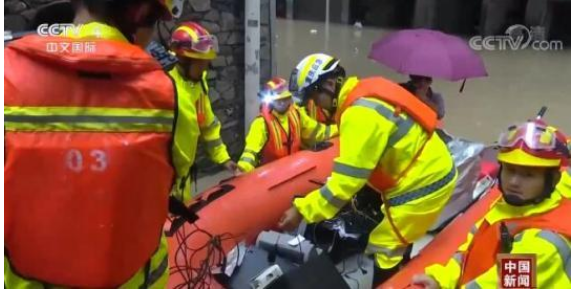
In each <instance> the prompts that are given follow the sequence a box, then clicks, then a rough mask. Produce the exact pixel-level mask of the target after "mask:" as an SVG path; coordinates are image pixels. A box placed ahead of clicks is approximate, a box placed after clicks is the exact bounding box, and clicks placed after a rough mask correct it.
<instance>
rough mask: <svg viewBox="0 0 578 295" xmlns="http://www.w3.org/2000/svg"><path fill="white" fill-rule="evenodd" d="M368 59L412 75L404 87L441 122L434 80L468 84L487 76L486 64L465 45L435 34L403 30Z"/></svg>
mask: <svg viewBox="0 0 578 295" xmlns="http://www.w3.org/2000/svg"><path fill="white" fill-rule="evenodd" d="M369 58H370V59H372V60H375V61H377V62H379V63H381V64H383V65H385V66H387V67H390V68H392V69H393V70H395V71H396V72H398V73H401V74H406V75H409V77H410V80H409V81H408V82H406V83H402V84H401V85H402V86H403V87H404V88H406V89H407V90H408V91H410V92H412V93H413V94H414V95H416V96H417V97H419V98H420V99H421V100H422V101H423V102H424V103H426V104H427V105H428V106H430V107H431V108H432V109H433V110H434V111H435V112H436V113H437V118H438V120H441V119H443V118H444V116H445V104H444V100H443V98H442V96H441V95H440V94H439V93H436V92H434V91H433V90H432V88H431V84H432V81H433V79H432V78H439V79H444V80H449V81H459V80H463V81H464V82H463V83H465V80H466V79H469V78H475V77H485V76H487V75H488V74H487V72H486V69H485V67H484V62H483V60H482V59H481V57H480V56H479V55H477V54H476V52H474V51H473V50H472V49H471V48H470V47H469V46H468V44H467V43H466V42H464V41H463V40H462V39H460V38H458V37H455V36H451V35H447V34H444V33H442V32H439V31H434V30H427V29H411V30H400V31H398V32H395V33H393V34H390V35H387V36H385V37H383V38H381V39H380V40H378V41H376V42H374V43H373V44H372V46H371V51H370V53H369ZM463 87H464V84H462V87H461V89H460V91H461V90H463Z"/></svg>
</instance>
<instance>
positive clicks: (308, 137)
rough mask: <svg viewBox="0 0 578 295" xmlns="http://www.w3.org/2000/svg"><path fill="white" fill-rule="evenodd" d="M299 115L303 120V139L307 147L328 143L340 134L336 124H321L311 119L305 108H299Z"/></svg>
mask: <svg viewBox="0 0 578 295" xmlns="http://www.w3.org/2000/svg"><path fill="white" fill-rule="evenodd" d="M299 115H300V118H301V138H302V140H303V142H305V143H306V144H307V145H313V144H315V143H317V142H323V141H326V140H328V139H330V138H332V137H335V136H337V134H338V133H339V132H338V128H337V125H336V124H332V125H325V124H323V123H319V122H317V121H316V120H314V119H313V118H311V117H310V116H309V115H308V114H307V111H306V110H305V109H304V108H299Z"/></svg>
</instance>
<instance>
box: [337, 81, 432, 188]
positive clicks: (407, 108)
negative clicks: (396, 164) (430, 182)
mask: <svg viewBox="0 0 578 295" xmlns="http://www.w3.org/2000/svg"><path fill="white" fill-rule="evenodd" d="M364 97H370V98H375V99H379V100H381V101H383V102H386V103H388V104H390V105H392V106H394V107H395V108H396V113H400V112H404V113H406V114H407V115H408V116H409V117H411V118H412V119H413V120H414V121H416V122H417V123H418V124H419V125H420V126H422V128H423V129H424V130H425V131H426V132H427V133H429V134H430V135H431V134H432V133H433V132H434V130H435V127H436V124H437V114H436V113H435V112H434V111H433V110H432V109H431V108H430V107H429V106H428V105H426V104H425V103H423V102H422V101H421V100H420V99H419V98H417V97H416V96H414V95H413V94H411V93H410V92H409V91H407V90H406V89H405V88H403V87H401V86H400V85H398V84H397V83H394V82H392V81H389V80H387V79H385V78H382V77H370V78H366V79H362V80H360V81H359V83H358V84H357V85H356V86H355V88H354V89H353V90H352V91H351V92H350V93H349V95H348V96H347V98H346V99H345V102H344V103H343V105H342V106H341V108H340V109H339V110H338V112H337V114H336V119H337V124H339V122H340V120H341V115H342V114H343V112H344V111H345V110H346V109H347V108H348V107H350V106H351V105H353V103H354V102H355V101H356V100H358V99H361V98H364ZM424 147H425V145H424V146H422V148H421V149H420V150H419V152H418V153H416V155H415V156H414V158H413V160H412V162H411V163H410V164H409V165H408V167H407V168H406V169H405V170H404V172H402V173H401V175H400V176H399V177H398V179H399V178H401V177H403V175H405V174H406V173H407V171H409V169H410V168H411V166H412V165H413V163H414V162H415V160H417V158H418V157H419V155H420V154H421V151H422V150H423V148H424ZM369 183H370V185H371V186H372V187H373V188H375V189H376V190H377V191H379V192H384V191H386V190H387V189H389V188H392V187H394V186H395V185H396V184H397V179H394V178H393V177H392V176H391V175H389V174H387V173H385V172H384V169H382V168H381V167H379V166H378V167H377V168H376V169H374V171H373V173H372V174H371V176H370V178H369Z"/></svg>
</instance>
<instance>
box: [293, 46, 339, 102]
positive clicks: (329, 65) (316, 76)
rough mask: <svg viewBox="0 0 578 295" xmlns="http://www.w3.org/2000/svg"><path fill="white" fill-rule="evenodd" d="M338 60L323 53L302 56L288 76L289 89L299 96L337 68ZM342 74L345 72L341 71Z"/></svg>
mask: <svg viewBox="0 0 578 295" xmlns="http://www.w3.org/2000/svg"><path fill="white" fill-rule="evenodd" d="M338 66H339V60H338V59H336V58H334V57H332V56H330V55H327V54H325V53H314V54H311V55H308V56H306V57H305V58H303V59H302V60H301V61H300V62H299V63H298V64H297V66H296V67H295V69H293V72H292V73H291V77H290V78H289V89H290V90H291V91H292V92H295V93H296V94H297V96H301V95H299V94H302V93H303V92H304V91H305V90H307V88H308V87H310V86H312V85H314V84H316V83H317V82H319V81H320V80H321V79H322V78H325V77H327V75H328V74H332V73H333V72H334V71H335V70H337V69H338V68H340V69H342V68H341V67H338ZM343 76H345V72H344V71H343Z"/></svg>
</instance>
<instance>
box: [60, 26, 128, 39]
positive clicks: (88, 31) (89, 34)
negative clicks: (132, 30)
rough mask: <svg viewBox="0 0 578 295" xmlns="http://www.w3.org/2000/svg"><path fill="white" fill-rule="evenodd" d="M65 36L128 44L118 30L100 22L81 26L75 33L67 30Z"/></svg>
mask: <svg viewBox="0 0 578 295" xmlns="http://www.w3.org/2000/svg"><path fill="white" fill-rule="evenodd" d="M65 36H66V37H69V38H74V39H92V38H96V39H105V40H112V41H120V42H126V43H129V41H128V39H126V37H125V36H124V35H123V34H122V33H121V32H120V30H119V29H117V28H115V27H112V26H109V25H107V24H105V23H100V22H90V23H86V24H83V25H82V26H81V27H80V30H78V31H77V32H75V31H74V30H69V31H67V34H66V35H65Z"/></svg>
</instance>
